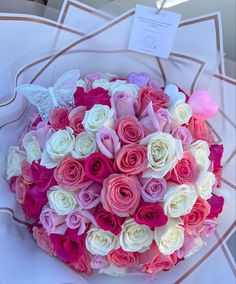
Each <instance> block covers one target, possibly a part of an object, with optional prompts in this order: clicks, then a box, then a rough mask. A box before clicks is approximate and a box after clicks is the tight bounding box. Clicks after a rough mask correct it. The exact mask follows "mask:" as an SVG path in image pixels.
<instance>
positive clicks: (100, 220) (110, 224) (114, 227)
mask: <svg viewBox="0 0 236 284" xmlns="http://www.w3.org/2000/svg"><path fill="white" fill-rule="evenodd" d="M95 218H96V221H97V224H98V226H99V227H100V228H101V229H103V230H105V231H110V232H112V233H113V234H114V235H119V233H120V232H121V225H122V224H123V223H124V221H125V220H124V218H121V217H118V216H116V215H114V214H112V213H111V212H108V211H106V210H104V209H103V208H102V207H100V208H99V209H98V210H97V212H96V215H95Z"/></svg>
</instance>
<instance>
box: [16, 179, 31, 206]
mask: <svg viewBox="0 0 236 284" xmlns="http://www.w3.org/2000/svg"><path fill="white" fill-rule="evenodd" d="M28 189H29V186H28V185H27V184H26V183H25V181H24V179H23V177H22V176H18V177H17V178H16V180H15V192H16V200H17V201H18V202H19V203H21V204H23V203H24V201H25V195H26V192H27V190H28Z"/></svg>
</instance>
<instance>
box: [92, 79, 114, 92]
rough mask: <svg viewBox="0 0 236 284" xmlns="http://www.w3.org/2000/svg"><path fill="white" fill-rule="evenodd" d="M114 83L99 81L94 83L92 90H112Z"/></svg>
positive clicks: (105, 80) (104, 80)
mask: <svg viewBox="0 0 236 284" xmlns="http://www.w3.org/2000/svg"><path fill="white" fill-rule="evenodd" d="M111 85H112V82H109V81H108V80H107V79H98V80H95V81H93V83H92V88H93V89H95V88H103V89H104V90H110V87H111Z"/></svg>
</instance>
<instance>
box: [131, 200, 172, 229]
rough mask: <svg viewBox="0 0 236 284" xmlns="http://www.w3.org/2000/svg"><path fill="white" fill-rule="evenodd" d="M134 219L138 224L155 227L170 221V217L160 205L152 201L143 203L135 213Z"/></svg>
mask: <svg viewBox="0 0 236 284" xmlns="http://www.w3.org/2000/svg"><path fill="white" fill-rule="evenodd" d="M134 220H135V222H136V223H138V224H142V225H146V226H148V227H150V228H152V229H153V228H155V227H162V226H164V225H165V224H166V223H167V221H168V217H167V216H166V215H165V213H164V210H163V209H162V207H161V206H160V205H158V204H153V203H152V204H144V205H141V206H140V207H139V208H138V210H137V211H136V213H135V215H134Z"/></svg>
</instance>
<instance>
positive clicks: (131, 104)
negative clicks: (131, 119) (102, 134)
mask: <svg viewBox="0 0 236 284" xmlns="http://www.w3.org/2000/svg"><path fill="white" fill-rule="evenodd" d="M111 106H112V108H113V109H114V118H115V119H119V118H121V117H122V116H125V115H131V116H135V115H136V114H138V112H139V108H140V107H139V102H138V100H137V98H135V97H134V96H133V95H131V94H130V93H128V92H117V93H116V94H115V95H114V96H112V97H111Z"/></svg>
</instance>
